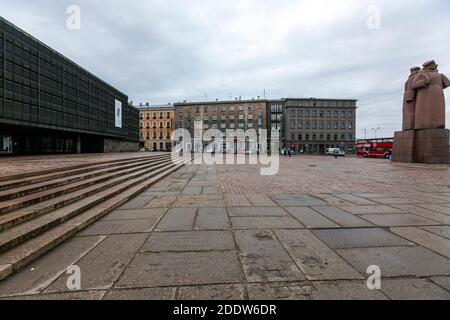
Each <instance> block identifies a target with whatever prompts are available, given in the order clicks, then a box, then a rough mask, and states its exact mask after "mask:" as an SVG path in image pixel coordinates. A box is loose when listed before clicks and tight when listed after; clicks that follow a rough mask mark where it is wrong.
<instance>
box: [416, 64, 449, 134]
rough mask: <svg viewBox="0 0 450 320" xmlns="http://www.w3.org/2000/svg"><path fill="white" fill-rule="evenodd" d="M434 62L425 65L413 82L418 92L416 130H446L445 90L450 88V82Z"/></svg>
mask: <svg viewBox="0 0 450 320" xmlns="http://www.w3.org/2000/svg"><path fill="white" fill-rule="evenodd" d="M437 67H438V65H437V64H436V62H434V60H431V61H428V62H426V63H424V65H423V69H422V70H421V71H419V72H418V73H417V75H416V76H415V77H414V80H413V89H414V90H416V92H417V96H416V106H415V107H416V116H415V129H444V128H445V96H444V89H445V88H447V87H450V80H449V79H448V78H447V77H446V76H445V75H443V74H440V73H439V72H438V69H437Z"/></svg>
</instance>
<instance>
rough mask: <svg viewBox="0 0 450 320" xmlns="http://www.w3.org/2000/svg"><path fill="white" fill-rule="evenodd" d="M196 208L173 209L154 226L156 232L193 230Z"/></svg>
mask: <svg viewBox="0 0 450 320" xmlns="http://www.w3.org/2000/svg"><path fill="white" fill-rule="evenodd" d="M196 214H197V209H196V208H173V209H170V210H169V211H167V213H166V215H165V216H164V217H163V218H162V219H161V221H160V222H159V223H158V225H157V226H156V229H155V230H156V231H183V230H192V229H193V228H194V221H195V215H196Z"/></svg>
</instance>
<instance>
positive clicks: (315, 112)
mask: <svg viewBox="0 0 450 320" xmlns="http://www.w3.org/2000/svg"><path fill="white" fill-rule="evenodd" d="M313 117H314V118H317V111H315V110H314V111H313Z"/></svg>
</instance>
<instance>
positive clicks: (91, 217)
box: [0, 162, 184, 280]
mask: <svg viewBox="0 0 450 320" xmlns="http://www.w3.org/2000/svg"><path fill="white" fill-rule="evenodd" d="M183 165H184V163H183V162H180V163H176V164H172V165H171V166H168V168H166V169H164V170H161V172H159V173H158V174H156V175H152V176H151V177H150V178H148V179H145V180H143V181H140V182H135V183H134V185H133V186H130V185H128V186H127V187H125V188H124V191H123V192H121V193H117V192H115V195H114V196H112V197H110V199H109V200H108V201H107V202H104V203H102V204H99V205H97V206H95V207H93V208H90V209H89V210H87V211H85V212H83V213H81V214H79V215H77V216H75V217H73V218H72V219H69V220H66V221H65V222H63V223H61V224H59V225H58V226H56V227H54V228H51V229H49V230H48V231H46V232H44V233H42V234H40V235H38V236H36V237H34V238H32V239H30V240H28V241H26V242H25V243H23V244H21V245H19V246H16V247H14V248H12V249H11V250H9V251H7V252H5V253H3V254H1V255H0V280H3V279H5V278H6V277H8V276H10V275H11V274H12V273H14V272H15V271H17V270H18V269H20V268H23V267H24V266H26V265H27V264H29V263H30V262H32V261H33V260H34V259H36V258H38V257H40V256H41V255H43V254H45V253H46V252H47V251H49V250H51V249H52V248H54V247H56V246H57V245H58V244H60V243H62V242H63V241H65V240H67V239H69V238H70V237H72V236H74V235H75V234H77V233H78V232H79V231H81V230H83V229H84V228H86V227H87V226H89V225H90V224H92V223H93V222H95V221H97V220H98V219H100V218H102V217H104V216H105V215H107V214H108V213H110V212H111V211H113V210H115V209H116V208H118V207H120V206H121V205H123V204H125V203H126V202H127V201H129V200H131V199H132V198H134V197H135V196H137V195H138V194H139V193H141V192H143V191H145V190H146V189H148V188H149V187H150V186H151V185H153V184H155V183H156V182H158V181H160V180H161V179H163V178H164V177H166V176H167V175H169V174H171V173H173V172H175V171H177V170H178V169H180V168H181V167H182V166H183Z"/></svg>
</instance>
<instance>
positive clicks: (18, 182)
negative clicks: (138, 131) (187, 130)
mask: <svg viewBox="0 0 450 320" xmlns="http://www.w3.org/2000/svg"><path fill="white" fill-rule="evenodd" d="M164 157H169V155H157V156H151V157H149V156H147V157H139V158H134V159H121V160H120V161H118V160H116V161H113V162H106V163H105V162H96V163H91V164H85V165H79V166H76V168H73V167H70V166H69V167H67V168H58V171H56V172H48V171H49V170H44V171H40V172H35V173H33V174H31V175H25V176H22V175H20V176H21V177H20V178H13V179H9V178H8V177H6V178H5V177H4V178H3V179H5V180H4V181H2V180H0V191H3V190H8V189H11V188H18V187H22V186H26V185H30V184H35V183H40V182H44V181H49V180H53V179H58V178H63V177H67V176H71V175H76V174H82V173H86V172H90V171H92V170H100V169H104V168H110V167H114V166H121V165H123V164H125V163H133V162H140V161H142V160H146V159H150V158H152V159H154V158H164ZM79 167H81V168H79ZM13 177H14V176H13Z"/></svg>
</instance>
